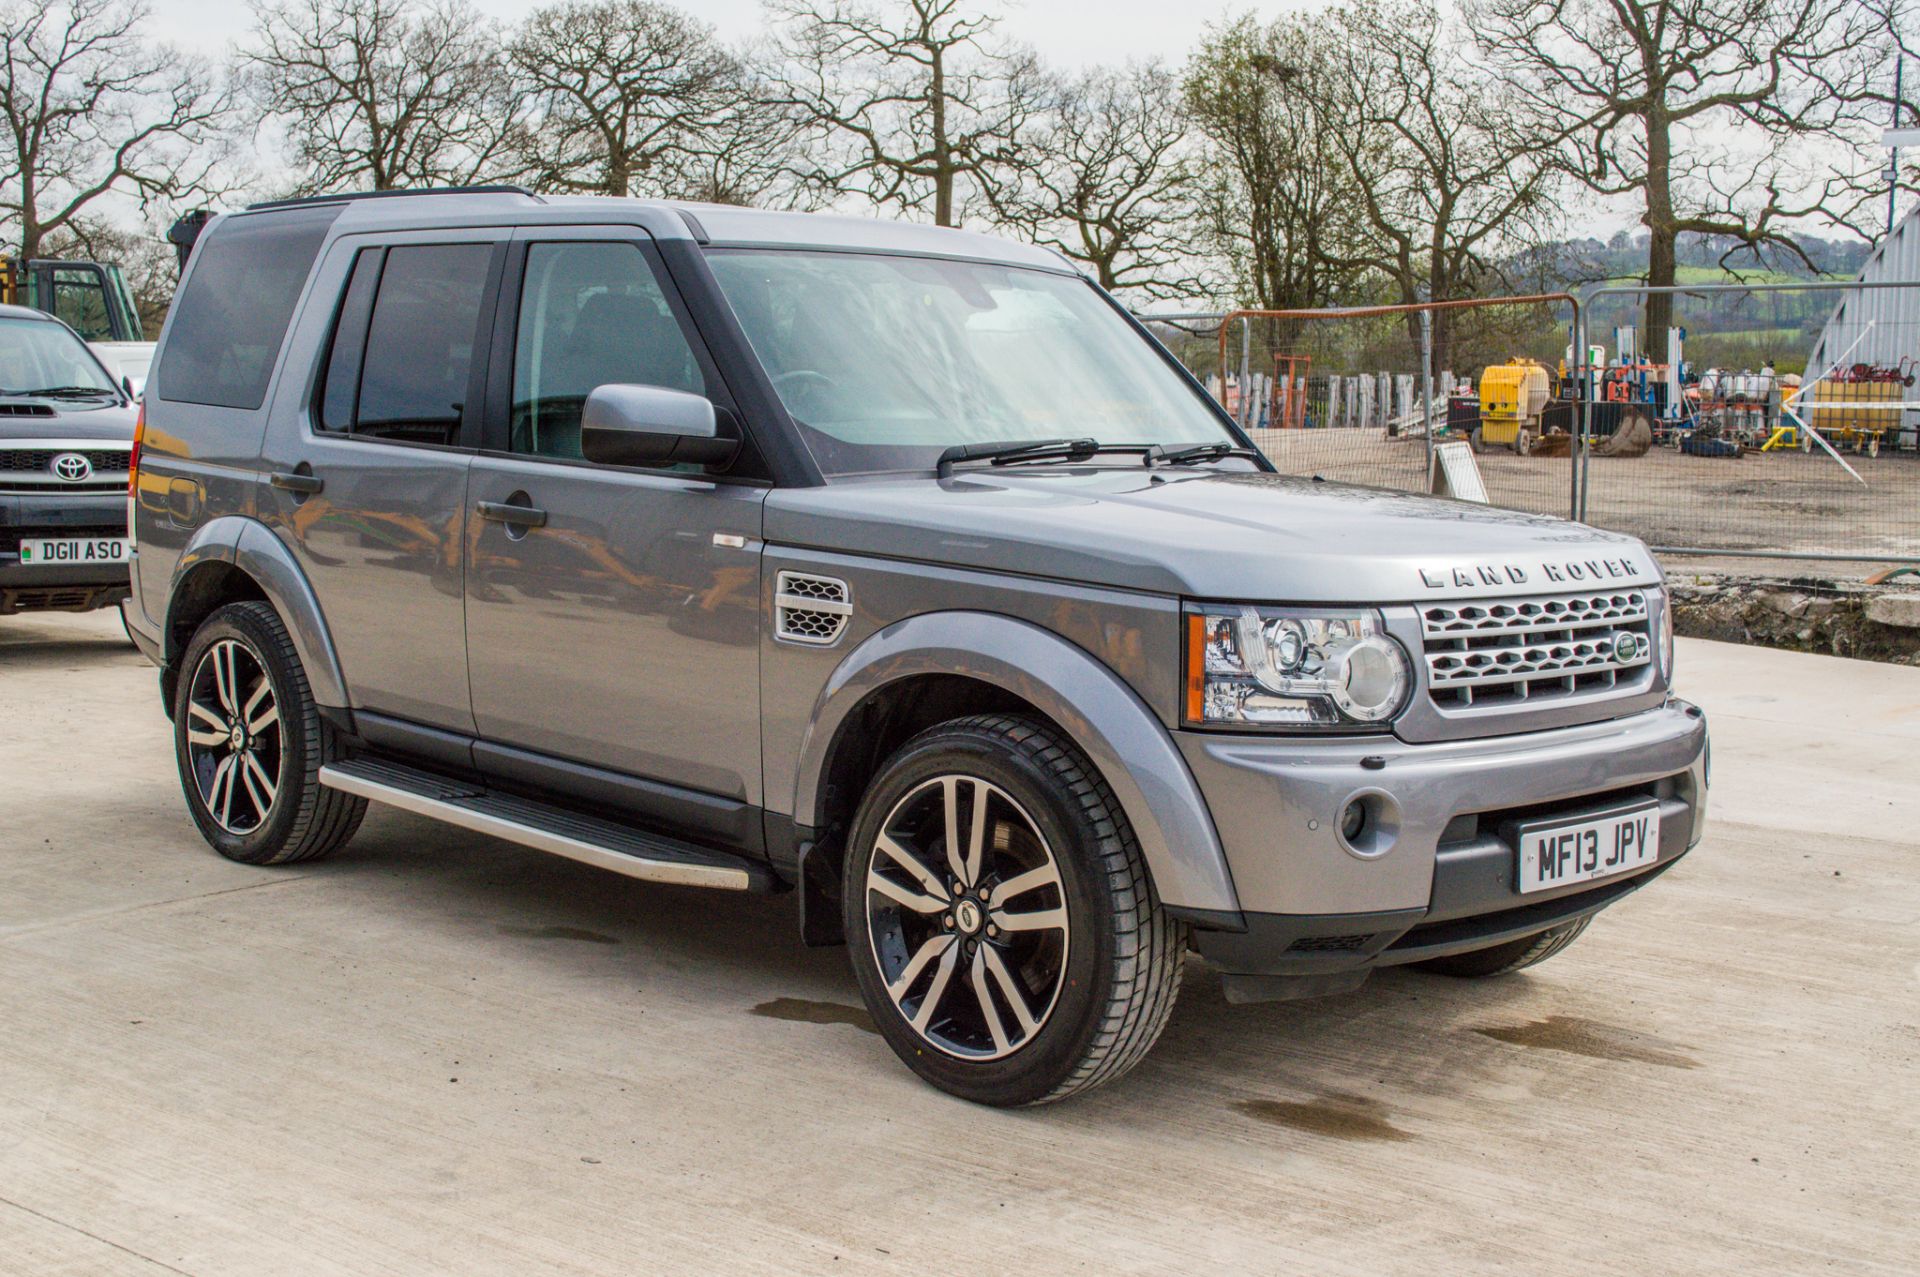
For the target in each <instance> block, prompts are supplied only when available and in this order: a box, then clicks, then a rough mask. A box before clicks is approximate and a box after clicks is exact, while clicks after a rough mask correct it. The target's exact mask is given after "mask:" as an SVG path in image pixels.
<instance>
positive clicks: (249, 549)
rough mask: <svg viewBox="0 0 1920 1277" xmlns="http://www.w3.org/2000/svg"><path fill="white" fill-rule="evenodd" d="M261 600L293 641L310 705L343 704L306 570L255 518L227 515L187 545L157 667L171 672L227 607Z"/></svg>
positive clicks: (336, 664) (171, 592) (336, 666)
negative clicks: (218, 611)
mask: <svg viewBox="0 0 1920 1277" xmlns="http://www.w3.org/2000/svg"><path fill="white" fill-rule="evenodd" d="M243 599H259V600H262V601H264V602H265V603H267V604H268V605H269V606H271V607H272V608H273V610H274V611H275V612H277V613H278V614H279V616H280V619H281V621H282V622H284V623H285V625H286V627H287V633H288V635H289V636H290V637H291V638H292V639H293V647H294V651H295V652H297V653H298V654H299V657H300V664H301V667H302V668H303V669H304V670H305V672H306V676H307V683H308V685H309V687H310V688H311V689H312V692H313V699H314V703H315V704H317V705H322V706H327V707H329V708H336V709H344V708H346V706H347V693H346V680H345V678H344V677H343V676H342V674H341V672H340V660H339V657H338V655H337V654H336V653H335V651H334V647H333V638H332V636H331V635H330V634H329V633H328V631H327V624H326V621H325V619H324V618H323V617H322V616H321V614H320V602H319V599H318V598H316V597H315V595H314V592H313V587H312V585H311V584H310V583H309V582H308V581H307V577H306V573H305V572H303V571H301V570H300V565H299V564H298V563H297V562H296V561H295V560H294V557H293V554H292V552H291V551H289V550H288V549H287V547H286V544H285V543H284V542H282V541H281V540H280V538H279V537H277V536H275V535H274V534H273V531H272V530H271V529H270V528H268V527H267V526H266V525H265V524H263V523H261V522H259V521H258V520H256V519H249V518H244V517H241V516H239V515H232V516H228V517H225V518H220V519H214V520H212V521H211V522H209V523H207V524H205V525H204V526H202V527H201V528H200V529H199V530H198V531H197V532H196V533H195V534H194V537H193V539H192V540H191V541H190V542H188V544H187V547H186V550H185V551H184V552H183V553H182V554H181V556H180V560H179V563H178V565H177V566H176V567H175V569H174V573H173V581H172V583H171V584H170V586H169V587H168V590H167V616H166V621H165V623H164V624H163V626H162V628H161V656H162V660H163V662H164V664H163V666H162V668H163V671H165V673H164V674H163V677H168V681H169V688H168V691H169V695H168V703H169V705H171V703H172V696H171V686H170V684H171V677H170V676H171V675H172V674H173V673H174V669H175V666H176V665H177V664H178V661H179V658H180V654H181V653H182V652H184V651H185V650H186V646H187V643H188V642H189V641H190V640H191V639H192V638H193V632H194V630H196V629H197V628H199V626H200V623H201V622H202V621H204V620H206V618H207V617H208V616H210V615H212V614H213V612H214V611H215V610H216V609H218V608H221V607H224V606H225V605H227V604H228V603H234V602H239V601H240V600H243Z"/></svg>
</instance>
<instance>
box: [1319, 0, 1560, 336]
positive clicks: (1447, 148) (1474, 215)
mask: <svg viewBox="0 0 1920 1277" xmlns="http://www.w3.org/2000/svg"><path fill="white" fill-rule="evenodd" d="M1325 27H1326V31H1327V36H1328V38H1327V41H1326V44H1325V47H1326V48H1327V49H1328V51H1329V54H1330V57H1331V59H1332V69H1333V71H1334V74H1332V75H1330V76H1326V77H1322V78H1319V79H1317V80H1315V81H1314V83H1313V85H1312V86H1311V87H1312V88H1316V89H1321V90H1326V91H1330V93H1331V96H1330V97H1329V98H1328V99H1327V100H1326V101H1325V102H1323V103H1321V104H1320V109H1321V112H1322V114H1323V117H1324V123H1323V126H1322V127H1324V128H1325V129H1326V130H1327V136H1328V137H1329V139H1330V140H1331V142H1332V144H1333V147H1334V149H1335V151H1336V152H1337V153H1338V155H1339V158H1340V160H1341V162H1342V163H1343V164H1344V166H1345V168H1346V171H1347V175H1348V178H1349V183H1348V185H1349V188H1350V189H1351V190H1352V192H1353V193H1354V196H1355V198H1356V199H1357V201H1358V203H1357V207H1358V209H1359V210H1360V212H1361V213H1362V214H1363V215H1364V217H1365V222H1366V226H1365V233H1364V234H1363V235H1362V236H1360V237H1358V238H1357V239H1356V240H1355V241H1354V244H1353V249H1354V250H1357V251H1352V250H1349V251H1351V252H1352V255H1351V256H1348V257H1346V258H1344V259H1342V260H1341V261H1340V262H1339V264H1340V265H1344V266H1347V267H1353V268H1359V269H1363V270H1366V271H1369V272H1374V273H1377V274H1378V275H1379V276H1381V277H1383V278H1384V279H1386V280H1387V281H1388V282H1389V285H1390V287H1391V289H1392V291H1393V294H1394V296H1395V299H1396V300H1397V301H1399V302H1402V303H1406V304H1411V303H1414V302H1421V301H1453V300H1457V299H1461V298H1468V297H1474V296H1479V295H1483V294H1484V293H1485V292H1486V291H1487V290H1488V289H1490V288H1499V289H1506V288H1509V287H1510V286H1511V284H1512V280H1511V279H1510V278H1509V273H1508V267H1509V264H1510V263H1512V262H1514V261H1515V260H1516V259H1524V257H1525V256H1526V254H1527V251H1528V250H1530V249H1533V248H1535V247H1537V246H1538V245H1539V244H1540V243H1541V242H1542V241H1543V240H1544V239H1545V237H1546V235H1547V233H1548V232H1549V231H1550V230H1551V229H1552V228H1553V226H1554V224H1555V222H1556V221H1557V219H1558V213H1559V204H1558V202H1557V201H1556V199H1555V193H1556V187H1557V182H1558V177H1559V175H1558V173H1557V172H1556V170H1555V166H1554V165H1553V163H1552V145H1553V136H1554V135H1553V130H1552V125H1551V123H1550V122H1546V121H1541V120H1538V119H1535V118H1534V117H1535V115H1536V113H1535V112H1534V110H1533V108H1532V107H1531V105H1530V104H1529V103H1527V102H1526V101H1525V100H1523V99H1522V98H1521V97H1520V96H1519V95H1518V94H1517V93H1515V92H1514V91H1513V89H1512V87H1511V86H1510V85H1509V84H1507V83H1506V82H1504V81H1502V80H1501V79H1500V78H1498V77H1497V76H1493V75H1490V74H1488V73H1487V72H1486V70H1485V69H1484V68H1482V67H1480V66H1477V65H1476V64H1475V62H1474V61H1473V58H1472V53H1473V50H1472V48H1471V47H1470V41H1469V40H1468V39H1467V37H1466V36H1465V34H1464V33H1463V32H1461V31H1459V30H1457V29H1456V28H1453V27H1451V26H1450V25H1449V24H1448V23H1447V21H1446V20H1445V19H1444V18H1443V17H1442V15H1441V13H1440V11H1439V10H1438V8H1437V7H1435V6H1434V5H1433V3H1432V0H1361V2H1360V3H1359V4H1357V5H1355V6H1353V7H1351V8H1347V9H1343V10H1336V11H1334V12H1333V13H1331V14H1329V15H1327V16H1326V18H1325ZM1453 319H1454V313H1453V312H1448V311H1435V312H1434V313H1433V318H1432V324H1433V341H1434V358H1435V359H1436V361H1438V364H1439V366H1443V367H1444V366H1447V364H1448V358H1449V356H1448V349H1449V345H1450V333H1451V331H1452V327H1453ZM1409 324H1410V325H1411V326H1412V332H1413V333H1414V334H1416V340H1417V329H1418V320H1417V318H1410V320H1409Z"/></svg>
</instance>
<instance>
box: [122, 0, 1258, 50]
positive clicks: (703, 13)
mask: <svg viewBox="0 0 1920 1277" xmlns="http://www.w3.org/2000/svg"><path fill="white" fill-rule="evenodd" d="M475 2H476V3H477V4H478V6H479V7H480V8H481V9H482V10H484V11H486V12H487V13H489V14H492V15H493V16H494V17H496V18H499V19H501V20H503V21H506V22H515V21H518V20H519V19H520V18H522V17H524V16H526V14H527V13H528V12H529V11H530V10H532V9H534V8H536V7H538V6H537V4H536V3H535V0H475ZM152 4H153V10H154V16H155V17H156V18H157V19H158V22H157V23H156V26H157V28H158V34H159V35H160V36H161V37H162V38H163V39H166V40H170V41H172V42H174V43H176V44H179V45H181V46H183V47H187V48H193V49H198V50H201V51H204V52H207V53H214V52H218V51H219V50H221V49H223V48H224V47H225V46H226V45H227V44H228V43H229V42H231V41H233V40H236V39H238V38H239V37H241V36H242V35H244V34H245V33H246V31H247V28H248V27H249V26H250V25H251V19H250V15H249V14H248V12H247V7H246V5H244V4H241V3H237V2H236V0H220V2H219V3H215V4H208V3H206V0H152ZM680 7H681V8H683V9H685V10H687V11H688V12H690V13H693V14H696V15H697V16H699V17H700V18H701V19H703V20H704V21H706V22H709V23H711V24H713V26H714V27H715V28H717V29H718V30H719V32H720V33H721V35H723V36H725V37H726V38H728V39H729V40H737V39H741V38H744V37H749V36H753V35H757V34H758V33H759V32H760V31H761V29H762V25H763V22H762V15H761V9H760V4H759V0H699V2H697V3H686V4H682V5H680ZM1003 7H1004V9H1005V12H1006V15H1007V16H1006V25H1005V30H1006V32H1007V33H1008V34H1009V35H1011V36H1013V37H1014V38H1016V39H1019V40H1024V41H1026V42H1027V43H1029V44H1032V45H1033V46H1034V47H1035V48H1037V49H1039V50H1040V52H1041V54H1042V55H1043V56H1044V57H1046V59H1047V60H1048V61H1050V62H1054V63H1057V64H1060V65H1067V66H1079V65H1084V64H1087V63H1092V62H1123V61H1125V60H1126V59H1128V58H1146V57H1152V56H1155V55H1158V56H1161V57H1164V58H1166V59H1167V60H1168V61H1170V62H1177V61H1179V60H1180V59H1181V58H1183V57H1184V56H1185V55H1186V53H1187V51H1188V50H1189V49H1190V48H1192V46H1193V45H1194V43H1195V42H1196V41H1197V40H1198V38H1199V34H1200V29H1201V27H1202V26H1204V25H1205V24H1206V23H1208V22H1212V21H1215V20H1217V19H1219V18H1220V17H1222V16H1224V15H1226V14H1229V13H1241V12H1248V11H1251V12H1256V13H1261V14H1269V13H1277V12H1281V11H1282V10H1285V9H1287V8H1291V7H1294V6H1292V5H1287V4H1280V3H1272V2H1269V3H1265V4H1249V3H1239V4H1234V3H1229V0H1193V2H1192V3H1188V4H1181V5H1169V4H1167V3H1165V0H1100V2H1098V3H1094V2H1091V0H1089V2H1084V3H1063V2H1062V0H1029V2H1028V3H1026V4H1024V5H1005V6H1003Z"/></svg>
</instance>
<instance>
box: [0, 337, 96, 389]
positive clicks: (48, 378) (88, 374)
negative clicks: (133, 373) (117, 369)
mask: <svg viewBox="0 0 1920 1277" xmlns="http://www.w3.org/2000/svg"><path fill="white" fill-rule="evenodd" d="M58 390H65V391H74V390H98V391H100V392H101V393H102V394H109V395H110V394H114V393H116V392H115V390H114V388H113V379H112V378H110V377H108V376H107V374H106V372H105V370H104V369H102V368H101V367H100V361H99V360H97V359H95V358H94V357H93V355H92V353H91V352H90V351H88V349H87V348H86V346H84V345H83V344H81V341H80V339H79V338H78V337H75V336H74V335H73V334H72V333H70V332H68V331H67V330H66V329H64V328H62V327H61V326H60V325H58V324H51V323H48V322H47V321H46V320H44V319H0V395H31V394H34V393H36V392H39V393H44V392H46V391H58Z"/></svg>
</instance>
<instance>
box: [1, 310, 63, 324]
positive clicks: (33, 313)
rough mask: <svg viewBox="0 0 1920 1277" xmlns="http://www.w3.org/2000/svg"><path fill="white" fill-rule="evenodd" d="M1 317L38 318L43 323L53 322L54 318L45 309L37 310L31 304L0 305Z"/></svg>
mask: <svg viewBox="0 0 1920 1277" xmlns="http://www.w3.org/2000/svg"><path fill="white" fill-rule="evenodd" d="M0 319H38V320H40V321H41V322H43V323H49V324H51V323H53V322H55V321H54V318H53V316H52V315H49V314H48V313H47V312H46V311H44V310H35V309H34V308H33V307H31V306H6V305H0Z"/></svg>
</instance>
